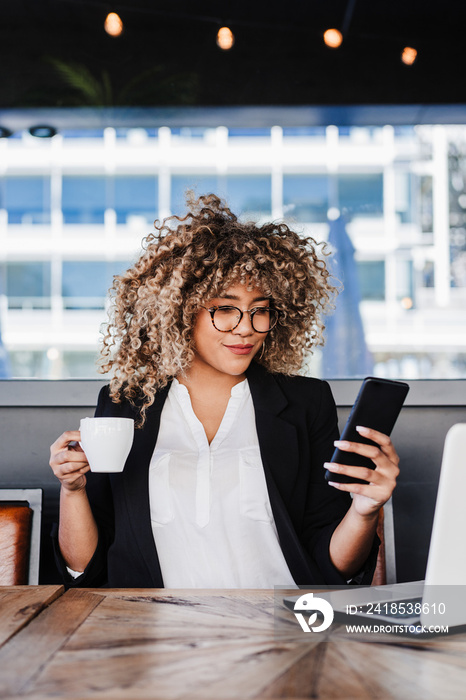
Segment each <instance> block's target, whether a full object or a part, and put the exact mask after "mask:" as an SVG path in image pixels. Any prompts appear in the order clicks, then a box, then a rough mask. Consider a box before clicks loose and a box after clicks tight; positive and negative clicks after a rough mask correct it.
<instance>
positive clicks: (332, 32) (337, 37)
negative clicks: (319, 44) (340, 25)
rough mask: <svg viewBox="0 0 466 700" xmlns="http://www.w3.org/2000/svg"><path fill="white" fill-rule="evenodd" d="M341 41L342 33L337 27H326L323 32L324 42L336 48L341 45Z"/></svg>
mask: <svg viewBox="0 0 466 700" xmlns="http://www.w3.org/2000/svg"><path fill="white" fill-rule="evenodd" d="M342 41H343V34H342V33H341V32H340V31H339V30H338V29H327V31H325V32H324V42H325V43H326V45H327V46H329V47H330V48H331V49H337V48H338V47H339V46H341V42H342Z"/></svg>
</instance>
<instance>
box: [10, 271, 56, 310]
mask: <svg viewBox="0 0 466 700" xmlns="http://www.w3.org/2000/svg"><path fill="white" fill-rule="evenodd" d="M50 277H51V275H50V263H49V262H45V261H43V262H10V263H6V264H5V279H6V284H5V288H6V294H7V297H8V307H9V308H10V309H47V308H50V289H51V287H50Z"/></svg>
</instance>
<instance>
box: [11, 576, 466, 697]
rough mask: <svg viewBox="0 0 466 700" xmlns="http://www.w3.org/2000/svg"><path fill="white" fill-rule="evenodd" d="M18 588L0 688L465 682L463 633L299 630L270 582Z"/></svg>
mask: <svg viewBox="0 0 466 700" xmlns="http://www.w3.org/2000/svg"><path fill="white" fill-rule="evenodd" d="M18 592H20V591H19V589H18V588H10V589H3V597H2V591H1V589H0V615H1V618H2V623H3V607H2V603H3V602H4V601H6V609H7V610H10V613H9V617H8V615H7V616H6V617H5V621H6V622H5V627H4V626H3V625H2V627H0V629H1V630H2V632H3V629H7V632H5V633H3V637H2V642H3V644H2V646H1V647H0V698H9V699H10V700H12V699H13V698H15V699H18V698H29V699H30V700H32V699H33V698H34V699H38V698H41V699H45V698H67V699H69V698H73V699H76V700H77V698H81V699H83V700H84V699H85V698H94V699H96V700H97V699H102V700H110V698H112V700H113V699H115V700H119V699H123V698H124V699H125V700H139V699H147V700H148V699H153V700H172V699H174V698H186V699H188V698H189V699H199V700H201V699H202V700H207V699H209V698H215V699H216V700H222V699H227V698H262V699H265V698H326V699H327V698H340V699H343V698H344V699H345V700H350V699H351V698H358V699H362V698H383V699H386V698H400V699H401V698H402V699H403V700H406V699H408V698H409V699H410V700H411V699H417V698H419V699H421V698H422V699H423V700H434V699H438V700H456V698H458V699H459V698H464V697H465V693H466V635H459V636H450V637H448V638H438V639H433V640H429V641H424V642H420V643H413V642H412V641H409V640H408V641H407V640H405V641H402V640H400V639H399V638H395V637H389V636H386V637H384V638H383V641H382V642H376V641H357V640H355V639H354V638H349V637H348V635H347V634H346V632H345V630H344V628H343V627H341V628H340V629H339V630H338V631H337V632H336V633H335V634H332V635H331V636H330V637H329V638H328V639H329V641H324V640H323V639H322V636H321V635H319V634H314V633H309V634H304V633H303V632H302V631H301V629H300V627H299V625H298V624H297V622H296V620H295V619H294V616H293V615H292V613H290V612H289V611H288V610H286V609H285V608H284V607H282V606H281V605H280V604H279V601H280V600H281V596H279V597H276V598H275V609H274V593H273V592H272V591H193V590H189V591H183V590H177V591H175V590H172V591H170V590H162V589H160V590H153V589H151V590H149V589H124V590H105V589H98V590H89V589H88V590H86V589H84V590H70V591H68V592H66V593H65V594H64V595H60V593H61V592H62V591H61V589H60V587H58V586H55V587H53V586H47V587H41V586H39V587H32V588H30V587H25V588H24V589H23V590H22V591H21V593H22V595H23V597H22V599H21V596H19V597H18ZM57 596H58V597H57ZM14 601H16V603H15V602H14ZM277 601H278V602H277ZM15 606H16V610H15ZM37 606H39V607H37ZM18 615H19V617H18ZM15 620H16V622H15ZM277 622H278V625H277Z"/></svg>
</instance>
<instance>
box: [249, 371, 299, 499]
mask: <svg viewBox="0 0 466 700" xmlns="http://www.w3.org/2000/svg"><path fill="white" fill-rule="evenodd" d="M247 378H248V382H249V387H250V389H251V395H252V399H253V403H254V410H255V414H256V428H257V436H258V438H259V445H260V450H261V456H262V461H263V464H264V470H265V473H266V476H267V475H268V474H267V473H268V472H269V473H270V474H269V476H271V477H272V478H273V480H274V482H275V484H276V486H277V487H278V491H279V492H280V494H281V496H282V498H283V499H284V501H285V503H289V502H290V501H291V497H292V493H293V489H294V486H295V481H296V477H297V474H298V469H299V447H298V437H297V433H296V427H295V426H294V425H292V424H290V423H288V422H287V421H286V420H284V419H283V418H281V417H280V415H279V414H280V413H282V412H283V410H284V409H285V408H286V407H287V405H288V400H287V398H286V396H285V395H284V394H283V392H282V390H281V389H280V386H279V385H278V383H277V382H276V380H275V379H274V377H273V375H271V374H270V373H269V372H267V371H266V370H265V369H264V368H263V367H261V366H260V365H258V364H256V363H254V362H253V363H252V364H251V366H250V367H249V369H248V372H247Z"/></svg>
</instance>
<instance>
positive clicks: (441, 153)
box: [0, 125, 466, 378]
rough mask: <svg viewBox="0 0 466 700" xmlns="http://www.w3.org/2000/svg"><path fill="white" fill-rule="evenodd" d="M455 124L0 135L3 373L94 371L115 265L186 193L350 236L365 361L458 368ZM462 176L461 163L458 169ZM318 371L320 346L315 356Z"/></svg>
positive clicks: (465, 247) (460, 252)
mask: <svg viewBox="0 0 466 700" xmlns="http://www.w3.org/2000/svg"><path fill="white" fill-rule="evenodd" d="M463 142H464V143H466V129H465V128H464V127H449V126H440V125H433V126H419V127H405V128H404V127H403V128H401V127H392V126H384V127H370V128H369V127H364V128H356V127H351V128H341V127H336V126H328V127H326V128H324V127H322V128H290V127H286V128H282V127H280V126H274V127H272V128H267V129H240V128H235V129H227V128H226V127H217V128H205V129H203V128H192V129H189V128H182V129H180V128H178V129H175V128H168V127H161V128H157V129H142V128H134V129H133V128H125V129H118V128H106V129H105V130H103V131H90V130H87V131H86V130H82V131H70V130H68V131H66V130H65V131H63V132H61V133H59V134H57V135H55V136H53V138H47V139H41V138H35V137H33V136H31V135H30V134H28V133H27V132H23V133H22V134H19V135H15V136H14V137H12V138H9V139H6V138H5V139H1V140H0V329H1V337H2V339H3V343H4V346H5V348H6V350H7V353H8V356H9V360H10V366H11V369H12V374H13V375H14V376H18V377H50V378H61V377H84V376H87V377H92V376H97V375H96V369H95V360H96V355H97V348H98V342H99V328H100V326H101V324H102V322H104V321H105V316H106V313H105V297H106V292H107V289H108V288H109V287H110V286H111V283H112V278H113V275H115V274H118V273H119V272H121V271H123V270H124V269H126V267H127V266H128V265H130V264H131V262H132V261H134V260H135V259H136V258H137V256H138V255H139V253H140V251H141V242H142V240H143V238H144V237H145V236H146V235H147V234H148V233H150V232H151V230H152V229H153V226H152V223H153V221H154V219H156V218H158V219H161V218H163V217H165V216H168V215H170V214H172V213H182V211H183V208H184V192H185V190H186V189H188V188H191V189H195V191H196V192H197V193H199V194H201V193H205V192H210V191H213V192H216V193H219V194H221V195H222V196H225V197H226V198H227V200H228V202H229V203H230V206H231V208H232V210H233V211H235V213H241V215H242V217H244V218H255V219H257V220H259V221H261V220H264V221H265V220H268V219H270V218H273V219H285V220H287V221H289V222H291V223H292V224H293V225H294V226H295V227H296V228H297V229H298V230H299V231H302V233H303V234H305V235H311V236H312V237H313V238H314V239H316V240H317V241H324V240H326V239H327V236H328V229H329V226H328V218H327V217H328V214H329V210H330V216H332V215H333V212H335V210H338V211H339V212H340V213H341V214H342V215H343V216H344V219H345V221H346V228H347V232H348V234H349V236H350V238H351V240H352V242H353V245H354V247H355V260H356V264H357V270H358V278H359V284H360V293H361V297H362V301H361V304H360V311H361V315H362V319H363V324H364V329H365V337H366V342H367V345H368V347H369V349H370V351H371V353H372V356H373V358H374V373H376V374H380V375H384V376H387V377H390V376H393V377H395V376H398V377H405V378H456V377H465V376H466V312H465V308H466V225H465V222H466V215H465V214H464V213H463V212H464V211H466V194H464V192H465V187H464V182H463V160H462V159H463V154H464V153H465V152H466V151H465V150H464V149H463V145H462V144H463ZM464 173H465V174H466V167H465V168H464ZM311 371H313V372H314V373H315V374H319V373H320V351H318V352H317V353H316V354H315V357H314V359H313V360H312V362H311Z"/></svg>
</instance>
